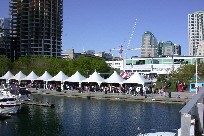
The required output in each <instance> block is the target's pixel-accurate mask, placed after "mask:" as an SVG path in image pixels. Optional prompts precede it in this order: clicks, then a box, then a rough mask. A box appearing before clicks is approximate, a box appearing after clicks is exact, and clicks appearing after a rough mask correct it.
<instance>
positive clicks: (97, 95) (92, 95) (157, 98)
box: [28, 88, 195, 104]
mask: <svg viewBox="0 0 204 136" xmlns="http://www.w3.org/2000/svg"><path fill="white" fill-rule="evenodd" d="M28 90H29V91H30V92H31V93H32V94H38V95H52V96H64V97H70V98H86V99H101V100H122V101H142V102H160V103H180V104H186V103H187V102H188V101H189V100H190V99H192V97H193V96H194V95H195V93H192V92H171V98H170V97H169V95H168V93H167V94H166V96H161V95H160V94H147V95H145V96H140V95H139V96H132V95H130V94H122V93H107V94H105V93H104V92H83V93H79V92H78V91H77V90H63V91H61V92H58V91H55V90H48V89H39V90H36V89H35V88H28Z"/></svg>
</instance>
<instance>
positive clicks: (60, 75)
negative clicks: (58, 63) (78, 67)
mask: <svg viewBox="0 0 204 136" xmlns="http://www.w3.org/2000/svg"><path fill="white" fill-rule="evenodd" d="M68 78H69V77H68V76H67V75H65V74H64V73H63V72H62V71H60V72H59V73H58V74H57V75H55V76H54V77H53V78H51V79H48V80H47V81H60V82H63V81H64V80H66V79H68Z"/></svg>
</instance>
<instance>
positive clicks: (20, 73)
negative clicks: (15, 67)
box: [9, 71, 26, 80]
mask: <svg viewBox="0 0 204 136" xmlns="http://www.w3.org/2000/svg"><path fill="white" fill-rule="evenodd" d="M25 77H26V75H25V74H23V73H22V72H21V71H19V72H18V73H17V74H16V75H15V76H13V77H11V78H9V80H10V79H15V80H21V79H23V78H25Z"/></svg>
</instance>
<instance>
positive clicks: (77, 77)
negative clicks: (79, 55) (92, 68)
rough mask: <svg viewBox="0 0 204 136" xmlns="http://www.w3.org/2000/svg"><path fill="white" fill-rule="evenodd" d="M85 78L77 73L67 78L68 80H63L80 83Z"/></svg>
mask: <svg viewBox="0 0 204 136" xmlns="http://www.w3.org/2000/svg"><path fill="white" fill-rule="evenodd" d="M85 79H86V77H84V76H82V75H81V74H80V73H79V72H78V71H77V72H76V73H75V74H74V75H72V76H71V77H69V78H68V79H66V80H64V82H65V81H68V82H81V81H82V80H85Z"/></svg>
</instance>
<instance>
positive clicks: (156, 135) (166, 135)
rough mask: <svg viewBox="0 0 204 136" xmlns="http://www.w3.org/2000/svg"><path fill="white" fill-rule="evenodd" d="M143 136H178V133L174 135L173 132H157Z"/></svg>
mask: <svg viewBox="0 0 204 136" xmlns="http://www.w3.org/2000/svg"><path fill="white" fill-rule="evenodd" d="M139 136H140V135H139ZM141 136H176V133H173V132H155V133H146V134H141Z"/></svg>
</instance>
